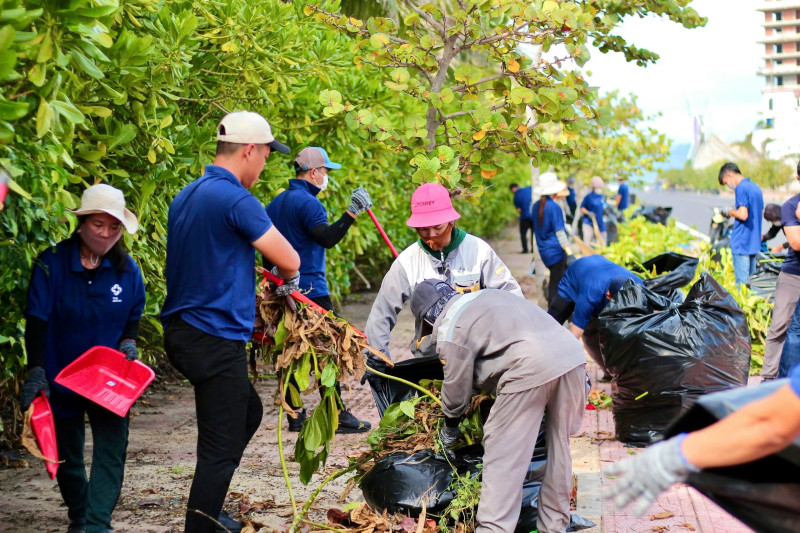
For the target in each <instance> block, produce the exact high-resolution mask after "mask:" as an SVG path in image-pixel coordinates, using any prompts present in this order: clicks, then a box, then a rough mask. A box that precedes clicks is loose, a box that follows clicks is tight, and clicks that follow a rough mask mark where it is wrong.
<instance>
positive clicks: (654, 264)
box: [637, 252, 700, 301]
mask: <svg viewBox="0 0 800 533" xmlns="http://www.w3.org/2000/svg"><path fill="white" fill-rule="evenodd" d="M699 261H700V260H699V259H697V258H696V257H689V256H687V255H681V254H678V253H675V252H667V253H664V254H661V255H657V256H655V257H653V258H652V259H648V260H647V261H645V262H644V263H642V267H641V269H637V270H639V271H645V272H648V273H650V272H653V269H655V272H656V274H658V277H655V278H650V279H646V280H644V286H645V287H647V288H648V289H650V290H651V291H653V292H655V293H658V294H660V295H662V296H667V297H668V298H669V297H670V295H671V294H672V293H673V291H675V290H677V289H680V288H681V287H684V286H686V285H688V284H689V283H691V282H692V280H693V279H694V272H695V270H697V263H698V262H699ZM670 299H671V300H673V301H675V300H674V298H670ZM679 301H683V297H682V296H681V299H680V300H679Z"/></svg>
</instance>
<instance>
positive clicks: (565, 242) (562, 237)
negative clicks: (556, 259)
mask: <svg viewBox="0 0 800 533" xmlns="http://www.w3.org/2000/svg"><path fill="white" fill-rule="evenodd" d="M556 238H557V239H558V244H560V245H561V247H562V248H569V239H568V238H567V233H566V232H565V231H564V230H563V229H559V230H556Z"/></svg>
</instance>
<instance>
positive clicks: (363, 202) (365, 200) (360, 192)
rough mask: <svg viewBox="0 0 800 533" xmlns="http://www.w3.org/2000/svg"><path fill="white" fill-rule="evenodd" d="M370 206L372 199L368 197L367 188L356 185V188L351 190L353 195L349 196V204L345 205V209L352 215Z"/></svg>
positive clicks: (358, 213)
mask: <svg viewBox="0 0 800 533" xmlns="http://www.w3.org/2000/svg"><path fill="white" fill-rule="evenodd" d="M371 207H372V199H371V198H370V197H369V193H368V192H367V190H366V189H365V188H364V187H356V190H354V191H353V195H352V196H351V197H350V205H349V206H348V207H347V210H348V211H350V212H351V213H353V214H354V215H360V214H361V213H363V212H364V211H366V210H367V209H370V208H371Z"/></svg>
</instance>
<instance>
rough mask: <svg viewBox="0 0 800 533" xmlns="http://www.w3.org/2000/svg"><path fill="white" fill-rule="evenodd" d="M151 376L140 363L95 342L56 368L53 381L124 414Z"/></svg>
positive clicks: (148, 383) (152, 377)
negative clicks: (82, 352) (64, 366)
mask: <svg viewBox="0 0 800 533" xmlns="http://www.w3.org/2000/svg"><path fill="white" fill-rule="evenodd" d="M155 377H156V374H155V372H153V370H152V369H151V368H150V367H149V366H147V365H145V364H144V363H141V362H139V361H128V360H127V359H125V354H124V353H122V352H119V351H117V350H114V349H113V348H108V347H106V346H95V347H94V348H90V349H89V350H87V351H86V353H84V354H83V355H81V356H80V357H78V358H77V359H75V360H74V361H73V362H71V363H70V364H69V365H67V366H66V368H64V370H62V371H61V372H59V373H58V375H57V376H56V383H58V384H59V385H62V386H64V387H66V388H68V389H70V390H71V391H73V392H77V393H78V394H80V395H81V396H83V397H85V398H88V399H90V400H92V401H93V402H94V403H96V404H99V405H101V406H102V407H105V408H106V409H108V410H109V411H111V412H112V413H114V414H117V415H119V416H125V415H126V414H128V410H129V409H130V408H131V406H132V405H133V403H134V402H135V401H136V400H137V399H138V398H139V396H141V395H142V392H144V390H145V389H146V388H147V386H148V385H150V383H151V382H152V381H153V379H155Z"/></svg>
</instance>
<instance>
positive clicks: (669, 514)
mask: <svg viewBox="0 0 800 533" xmlns="http://www.w3.org/2000/svg"><path fill="white" fill-rule="evenodd" d="M673 516H675V513H673V512H672V511H664V512H663V513H658V514H652V515H650V520H664V519H665V518H671V517H673Z"/></svg>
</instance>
